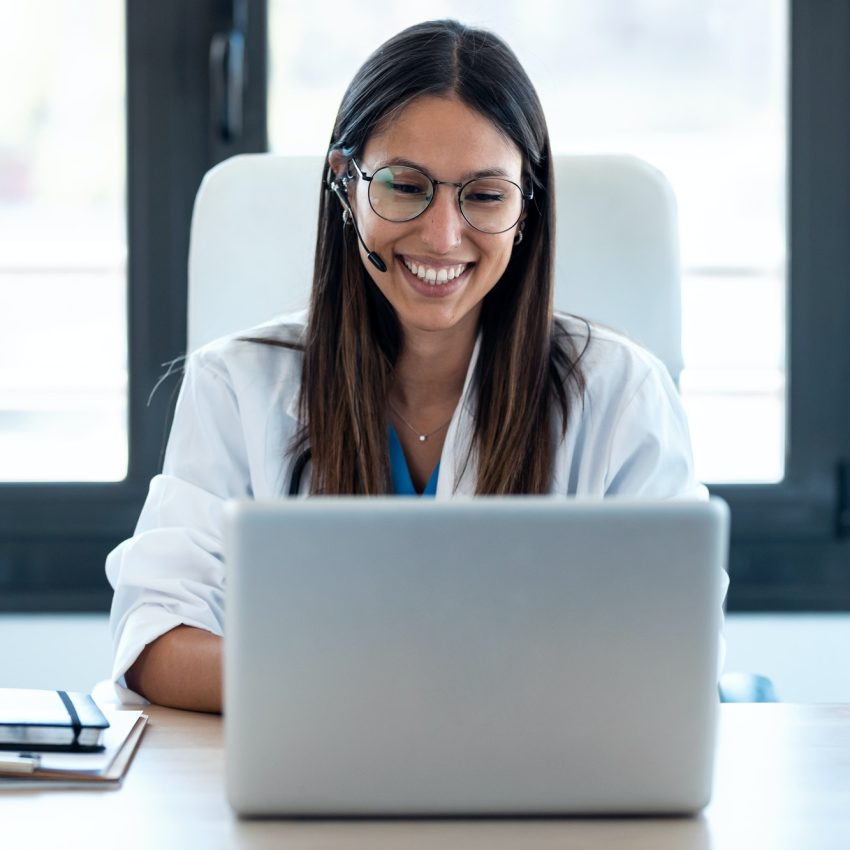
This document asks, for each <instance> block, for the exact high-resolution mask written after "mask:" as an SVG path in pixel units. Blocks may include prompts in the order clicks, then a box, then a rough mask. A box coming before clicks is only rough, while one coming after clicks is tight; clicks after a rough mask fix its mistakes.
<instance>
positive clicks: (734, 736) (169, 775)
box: [0, 704, 850, 850]
mask: <svg viewBox="0 0 850 850" xmlns="http://www.w3.org/2000/svg"><path fill="white" fill-rule="evenodd" d="M149 713H150V717H151V720H150V723H149V726H148V729H147V731H146V732H145V736H144V738H143V739H142V743H141V745H140V748H139V751H138V752H137V754H136V757H135V760H134V762H133V764H132V765H131V766H130V770H129V773H128V775H127V777H126V778H125V780H124V784H123V787H122V788H121V789H119V790H113V791H102V790H100V791H94V790H91V791H90V790H80V791H76V790H75V791H58V790H57V791H49V790H33V791H29V790H26V791H6V792H3V793H0V846H1V847H3V848H10V850H11V848H18V847H20V848H27V850H28V848H38V850H40V849H41V848H48V847H49V848H54V847H56V848H63V850H64V848H77V847H86V848H89V849H90V850H97V848H107V847H108V848H118V849H119V850H123V848H136V847H145V848H157V850H162V849H163V848H171V847H175V848H177V847H179V848H186V849H187V850H195V848H198V850H215V848H231V847H238V848H272V847H273V848H280V847H285V848H287V850H300V848H310V850H337V848H339V850H358V848H363V850H367V848H368V850H453V848H462V850H474V848H478V847H481V848H487V850H503V848H504V850H508V849H509V850H556V848H557V850H563V849H564V848H581V850H592V848H605V850H626V848H628V850H637V848H640V850H674V848H675V850H678V848H688V850H690V849H691V848H699V850H709V848H710V850H726V848H735V850H833V848H834V850H839V848H840V850H847V848H850V705H848V706H797V705H776V704H762V705H724V706H722V707H721V729H720V746H719V753H718V762H717V773H716V784H715V794H714V799H713V801H712V803H711V805H710V806H709V807H708V809H706V811H705V813H704V814H703V815H702V816H701V817H698V818H693V819H668V820H664V819H612V820H605V819H572V820H570V819H563V820H559V819H546V820H539V819H528V820H489V821H487V820H478V821H462V820H454V821H439V820H434V821H429V820H419V821H401V820H395V821H374V820H373V821H325V822H322V821H239V820H238V819H237V818H236V817H234V815H233V813H232V811H231V810H230V807H229V806H228V803H227V800H226V799H225V795H224V786H223V769H224V753H223V748H222V724H221V718H218V717H211V716H208V715H202V714H193V713H191V712H183V711H173V710H170V709H163V708H159V707H156V706H151V707H150V710H149Z"/></svg>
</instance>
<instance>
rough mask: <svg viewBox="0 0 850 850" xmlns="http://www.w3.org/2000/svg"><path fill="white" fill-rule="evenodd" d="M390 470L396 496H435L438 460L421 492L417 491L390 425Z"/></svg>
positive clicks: (399, 444) (396, 435) (438, 469)
mask: <svg viewBox="0 0 850 850" xmlns="http://www.w3.org/2000/svg"><path fill="white" fill-rule="evenodd" d="M390 471H391V472H392V476H393V493H394V494H395V495H396V496H419V495H422V496H435V495H436V494H437V477H438V476H439V474H440V464H439V462H438V463H437V465H436V466H435V467H434V471H433V472H432V473H431V477H430V478H429V479H428V483H427V484H426V485H425V489H424V490H423V491H422V493H421V494H420V493H417V492H416V488H415V487H414V486H413V480H412V479H411V477H410V470H409V469H408V468H407V458H405V456H404V449H402V447H401V440H399V438H398V434H396V431H395V428H393V426H392V425H390Z"/></svg>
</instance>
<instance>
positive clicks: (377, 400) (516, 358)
mask: <svg viewBox="0 0 850 850" xmlns="http://www.w3.org/2000/svg"><path fill="white" fill-rule="evenodd" d="M423 95H437V96H445V97H448V96H454V97H456V98H458V99H459V100H461V101H462V102H463V103H464V104H466V105H467V106H469V107H470V108H472V109H474V110H476V111H477V112H479V113H480V114H481V115H483V116H485V117H486V118H488V119H489V120H490V121H491V122H492V123H493V125H494V126H495V127H496V128H497V129H498V130H499V131H500V132H502V133H503V134H504V135H505V136H506V137H507V138H509V139H511V140H512V141H513V142H514V144H516V146H517V148H518V149H519V151H520V153H521V154H522V157H523V170H524V175H523V181H524V183H526V185H528V184H531V185H533V187H534V199H533V201H531V202H530V203H529V204H528V206H527V210H526V212H527V215H526V219H525V229H524V234H523V236H524V238H523V240H522V242H521V243H520V245H518V246H517V247H515V248H514V250H513V252H512V255H511V258H510V261H509V263H508V266H507V268H506V269H505V272H504V274H503V275H502V277H501V279H500V280H499V282H498V283H497V284H496V285H495V286H494V287H493V289H492V290H491V291H490V292H489V293H488V294H487V296H486V297H485V298H484V301H483V304H482V309H481V315H480V334H481V343H480V348H479V355H478V360H477V365H476V369H475V374H474V388H475V417H474V418H475V428H474V433H473V437H472V443H471V445H470V446H469V447H468V450H469V453H468V455H467V458H466V460H467V462H468V461H469V460H470V459H471V456H472V455H474V456H475V458H476V463H477V482H476V492H477V493H479V494H508V493H546V492H548V488H549V484H550V479H551V470H552V461H553V456H554V452H555V445H556V440H557V439H558V437H559V436H560V437H561V438H563V435H564V434H565V433H566V428H567V424H568V419H569V412H570V407H571V403H572V401H573V398H574V397H575V396H581V394H582V393H583V391H584V379H583V375H582V372H581V370H580V368H579V360H580V358H581V354H580V353H577V351H576V349H575V346H574V344H573V342H572V340H571V339H570V337H569V335H568V334H567V333H566V332H565V331H564V330H563V328H562V327H561V325H559V324H558V323H557V322H555V320H554V318H553V292H554V249H555V244H554V233H555V198H554V174H553V164H552V155H551V150H550V145H549V134H548V130H547V127H546V120H545V118H544V115H543V109H542V107H541V105H540V101H539V99H538V97H537V93H536V91H535V90H534V86H533V85H532V84H531V81H530V80H529V78H528V76H527V74H526V73H525V71H524V70H523V68H522V66H521V65H520V63H519V60H518V59H517V58H516V56H515V55H514V54H513V52H512V51H511V49H510V48H509V47H508V46H507V45H506V44H505V43H504V41H502V40H501V39H500V38H498V37H497V36H496V35H493V34H492V33H489V32H487V31H485V30H480V29H473V28H471V27H467V26H464V25H463V24H461V23H458V22H457V21H452V20H443V21H429V22H426V23H422V24H417V25H416V26H412V27H409V28H408V29H406V30H404V31H403V32H401V33H399V34H398V35H396V36H394V37H393V38H391V39H390V40H389V41H387V42H386V43H385V44H383V45H382V46H381V47H379V48H378V49H377V50H376V51H375V52H374V53H373V54H372V55H371V56H370V57H369V58H368V59H367V60H366V62H365V63H364V65H363V66H362V67H361V68H360V70H359V71H358V72H357V74H356V75H355V76H354V79H353V80H352V81H351V84H350V85H349V87H348V90H347V91H346V93H345V96H344V97H343V99H342V104H341V106H340V108H339V113H338V115H337V118H336V122H335V124H334V130H333V135H332V136H331V141H330V147H329V151H330V150H339V151H340V152H341V153H342V154H343V155H344V156H345V157H347V158H350V157H354V158H357V157H358V156H360V155H361V154H362V152H363V149H364V148H365V146H366V143H367V141H368V140H369V138H370V136H371V135H372V134H373V133H374V132H375V131H376V130H377V129H378V128H379V127H380V126H381V125H382V123H384V122H386V121H388V120H391V119H392V116H393V115H394V114H396V113H397V112H398V111H399V110H401V109H403V108H404V107H405V106H406V105H408V104H409V103H410V102H411V101H413V100H414V99H415V98H418V97H421V96H423ZM328 176H329V175H328V174H327V173H326V174H325V175H324V176H323V181H322V190H321V193H322V194H321V200H320V204H319V228H318V240H317V244H316V257H315V266H314V273H313V290H312V296H311V301H310V311H309V320H308V327H307V332H306V338H305V340H304V362H303V373H302V378H303V380H302V385H301V396H300V406H301V413H302V420H303V421H304V422H305V425H304V426H303V428H302V431H301V432H300V433H299V434H298V435H297V436H296V439H295V442H294V445H293V446H292V449H293V450H294V451H295V452H296V453H303V452H304V451H305V450H307V449H309V451H310V452H311V453H312V474H311V491H312V492H313V493H323V494H380V493H386V492H388V491H389V489H390V484H389V482H390V472H389V456H388V447H387V426H388V420H387V393H388V390H389V386H390V383H391V378H392V372H393V368H394V365H395V363H396V361H397V359H398V357H399V354H400V352H401V347H402V344H403V338H402V331H401V328H400V326H399V323H398V320H397V318H396V315H395V312H394V310H393V309H392V307H391V306H390V304H389V303H388V302H387V300H386V299H385V298H384V296H383V295H382V294H381V292H380V290H379V289H378V288H377V287H376V286H375V285H374V283H373V282H372V280H371V279H370V277H369V275H368V273H367V271H366V270H365V269H364V267H363V263H362V261H361V259H360V255H359V253H358V248H357V242H356V237H355V236H354V234H353V233H352V228H351V227H345V228H344V227H343V226H342V222H341V216H340V206H339V203H338V201H337V199H336V197H334V195H333V194H332V193H330V192H329V191H328V190H327V178H328ZM556 417H557V418H556Z"/></svg>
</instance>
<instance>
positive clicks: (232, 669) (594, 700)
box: [224, 497, 729, 816]
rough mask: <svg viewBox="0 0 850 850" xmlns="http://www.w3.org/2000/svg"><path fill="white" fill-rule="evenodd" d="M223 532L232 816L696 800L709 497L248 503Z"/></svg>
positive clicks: (467, 811)
mask: <svg viewBox="0 0 850 850" xmlns="http://www.w3.org/2000/svg"><path fill="white" fill-rule="evenodd" d="M225 525H226V529H225V561H226V571H227V579H226V609H225V610H226V615H225V617H226V623H225V634H226V635H227V640H226V641H225V668H224V677H225V678H224V682H225V714H224V727H225V747H226V784H227V795H228V799H229V801H230V803H231V805H232V806H233V808H234V809H235V810H236V811H237V812H238V813H239V814H240V815H246V816H252V815H264V816H269V815H282V816H290V815H342V816H351V815H355V816H358V815H487V814H499V815H508V814H557V815H564V814H603V813H604V814H690V813H694V812H697V811H699V810H700V809H701V808H702V807H704V806H705V805H706V804H707V802H708V801H709V798H710V795H711V784H712V768H713V753H714V744H715V726H716V716H717V704H718V696H717V651H718V642H719V634H720V628H721V618H722V612H721V596H722V588H723V586H724V584H723V581H722V579H723V570H724V568H725V566H726V558H727V550H728V534H729V518H728V509H727V508H726V505H725V504H724V503H723V502H721V501H719V500H717V499H713V500H711V501H710V502H697V501H678V502H664V503H658V502H648V501H642V502H637V501H626V500H618V499H614V500H606V501H601V502H600V501H596V502H589V501H575V500H568V499H558V498H529V497H520V498H493V499H486V498H479V499H467V500H451V501H429V502H424V501H420V500H407V499H392V498H386V499H364V498H361V499H345V498H336V499H332V498H326V499H321V498H316V499H308V500H295V499H293V500H286V501H278V502H268V503H264V502H250V501H241V502H231V503H229V504H228V505H227V508H226V523H225Z"/></svg>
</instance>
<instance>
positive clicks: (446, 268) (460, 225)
mask: <svg viewBox="0 0 850 850" xmlns="http://www.w3.org/2000/svg"><path fill="white" fill-rule="evenodd" d="M399 160H403V161H404V164H406V165H415V166H416V167H417V168H419V169H420V170H421V171H423V172H425V173H426V174H427V175H429V176H430V177H431V178H433V179H434V180H446V181H451V182H453V183H464V182H466V181H467V180H470V179H471V178H472V177H474V176H475V175H478V174H480V173H481V172H488V173H489V174H491V175H492V173H493V172H496V173H499V172H501V174H502V176H504V177H505V178H507V179H508V180H512V181H513V182H514V183H517V184H519V185H522V184H523V180H522V156H521V154H520V152H519V150H518V148H517V147H516V145H515V144H514V143H513V142H512V141H511V140H510V139H508V138H506V137H505V136H503V135H502V134H501V133H500V132H499V131H498V130H497V129H496V127H495V126H494V125H493V124H492V123H491V122H490V121H489V120H488V119H487V118H485V117H484V116H483V115H481V114H480V113H478V112H475V111H474V110H472V109H470V108H469V107H468V106H466V105H465V104H464V103H462V102H461V101H459V100H457V99H456V98H443V97H433V96H423V97H420V98H418V99H417V100H415V101H413V102H412V103H410V104H409V105H408V106H407V107H406V108H405V109H404V110H402V111H401V112H400V113H399V114H398V116H397V117H395V118H394V119H393V120H391V121H390V122H388V123H387V124H386V125H385V126H384V127H382V129H381V130H380V131H379V132H377V133H375V134H374V135H373V136H371V138H370V139H369V141H368V143H367V144H366V147H365V149H364V151H363V154H362V158H361V159H359V160H358V163H357V164H358V165H359V166H360V167H361V168H362V169H363V171H364V172H365V173H366V174H370V175H371V174H374V172H375V171H376V170H377V169H379V168H381V167H382V166H384V165H387V164H391V163H394V162H398V161H399ZM330 163H331V167H332V168H333V169H334V171H335V172H336V173H337V174H339V173H341V171H342V169H343V168H344V159H342V158H341V155H340V154H339V153H338V152H335V153H333V154H331V158H330ZM351 173H352V174H354V175H356V174H357V171H356V169H355V168H354V167H353V166H351ZM368 188H369V184H368V182H367V181H365V180H360V179H355V180H354V181H352V182H351V183H349V189H348V198H349V201H350V203H351V206H352V208H353V210H354V214H355V216H356V219H357V224H358V226H359V228H360V232H361V234H362V236H363V240H364V242H365V243H366V245H368V247H369V249H370V250H371V251H374V252H375V253H377V254H378V255H379V256H380V257H381V258H382V259H383V260H384V262H385V263H386V266H387V270H386V272H380V271H378V270H377V269H376V268H375V267H374V266H373V265H372V264H371V263H370V262H368V261H367V259H366V252H365V251H364V250H363V247H362V245H361V246H360V255H361V258H362V260H363V263H364V265H365V267H366V269H367V271H368V272H369V275H370V276H371V278H372V280H373V281H374V282H375V285H376V286H377V287H378V288H379V289H380V290H381V292H382V293H383V294H384V296H385V297H386V299H387V300H388V301H389V302H390V304H391V305H392V306H393V308H394V309H395V311H396V314H397V315H398V319H399V321H400V323H401V326H402V328H403V329H405V330H412V329H416V330H420V331H430V332H435V331H436V332H439V331H446V330H450V329H454V330H460V329H464V328H468V329H470V331H471V332H473V333H474V329H475V327H476V326H477V322H478V315H479V312H480V309H481V301H482V299H483V298H484V296H485V295H486V294H487V293H488V292H489V291H490V290H491V289H492V288H493V286H494V285H495V284H496V282H497V281H498V280H499V278H500V277H501V276H502V273H503V272H504V270H505V268H506V267H507V265H508V260H509V259H510V256H511V251H512V249H513V247H514V238H515V236H516V231H517V227H516V226H515V227H512V228H511V229H510V230H508V231H506V232H505V233H496V234H493V233H482V232H481V231H478V230H476V229H475V228H473V227H472V226H471V225H470V224H468V223H467V221H466V220H465V219H464V218H463V216H462V215H461V212H460V209H459V207H458V202H457V192H458V190H457V188H456V187H454V186H438V187H437V190H436V194H435V196H434V198H433V200H432V201H431V204H430V206H429V207H428V209H427V210H425V212H424V213H422V214H421V215H420V216H419V217H418V218H415V219H412V220H411V221H406V222H400V223H397V222H390V221H385V220H384V219H382V218H380V217H379V216H378V215H376V214H375V212H374V211H373V210H372V208H371V206H370V205H369V199H368ZM423 266H424V267H425V279H424V280H423V279H421V277H420V276H421V274H422V272H421V271H420V269H421V268H422V267H423ZM411 267H414V268H415V269H416V272H417V273H414V272H413V271H411ZM429 270H433V271H434V272H435V273H436V276H437V281H438V282H436V283H434V284H431V283H430V282H429V281H428V279H427V278H428V277H429V275H428V274H427V273H428V271H429ZM441 270H443V273H442V274H441V273H440V272H441ZM458 272H460V274H458ZM453 275H457V276H455V277H453V279H452V280H448V281H447V282H445V283H442V282H440V281H442V279H443V278H446V277H451V276H453ZM431 277H433V275H431Z"/></svg>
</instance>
